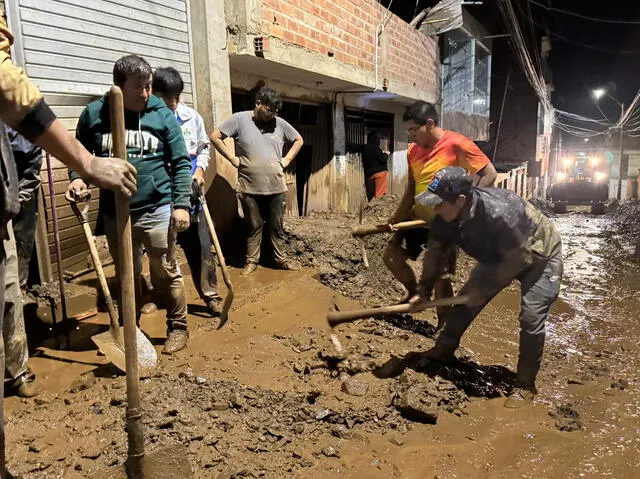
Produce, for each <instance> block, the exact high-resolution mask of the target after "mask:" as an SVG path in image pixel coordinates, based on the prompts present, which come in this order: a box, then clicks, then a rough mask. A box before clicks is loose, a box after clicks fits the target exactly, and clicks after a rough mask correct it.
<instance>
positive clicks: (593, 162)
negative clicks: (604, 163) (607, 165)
mask: <svg viewBox="0 0 640 479" xmlns="http://www.w3.org/2000/svg"><path fill="white" fill-rule="evenodd" d="M590 161H591V166H598V164H599V163H600V158H598V157H597V156H594V157H593V158H591V159H590Z"/></svg>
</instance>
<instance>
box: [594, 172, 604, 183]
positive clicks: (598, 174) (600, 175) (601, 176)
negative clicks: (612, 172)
mask: <svg viewBox="0 0 640 479" xmlns="http://www.w3.org/2000/svg"><path fill="white" fill-rule="evenodd" d="M593 177H594V178H595V180H596V181H604V180H606V179H607V174H606V173H603V172H602V171H596V172H595V173H594V175H593Z"/></svg>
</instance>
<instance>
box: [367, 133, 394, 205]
mask: <svg viewBox="0 0 640 479" xmlns="http://www.w3.org/2000/svg"><path fill="white" fill-rule="evenodd" d="M388 158H389V155H388V154H387V153H385V152H383V151H382V148H380V135H378V132H376V131H370V132H369V133H368V134H367V144H366V145H364V148H363V150H362V166H363V168H364V178H365V186H366V188H367V200H369V201H371V200H372V199H373V198H378V197H379V196H382V195H386V194H387V176H388V171H387V159H388Z"/></svg>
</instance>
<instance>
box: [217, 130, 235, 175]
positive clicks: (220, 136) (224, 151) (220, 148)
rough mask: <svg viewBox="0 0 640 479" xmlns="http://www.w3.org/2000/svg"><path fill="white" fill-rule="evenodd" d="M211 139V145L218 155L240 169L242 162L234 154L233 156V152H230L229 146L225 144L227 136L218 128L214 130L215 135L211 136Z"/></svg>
mask: <svg viewBox="0 0 640 479" xmlns="http://www.w3.org/2000/svg"><path fill="white" fill-rule="evenodd" d="M209 138H210V139H211V143H212V144H213V147H214V148H215V149H216V151H217V152H218V153H220V154H221V155H222V156H224V157H225V158H226V159H227V161H228V162H229V163H231V164H232V165H233V166H235V167H236V168H238V167H240V160H238V158H237V157H236V156H235V155H234V154H232V153H231V151H229V148H227V145H225V144H224V141H223V140H224V139H225V138H226V136H225V135H224V133H222V132H221V131H220V129H218V128H216V129H215V130H213V133H211V135H209Z"/></svg>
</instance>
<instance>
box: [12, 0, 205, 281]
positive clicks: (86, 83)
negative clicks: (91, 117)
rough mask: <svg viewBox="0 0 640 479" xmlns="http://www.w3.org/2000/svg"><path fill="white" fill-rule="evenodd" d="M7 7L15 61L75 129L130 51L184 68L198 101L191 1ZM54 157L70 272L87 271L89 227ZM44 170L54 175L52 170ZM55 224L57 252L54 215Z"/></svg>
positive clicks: (98, 0)
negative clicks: (72, 205) (80, 222)
mask: <svg viewBox="0 0 640 479" xmlns="http://www.w3.org/2000/svg"><path fill="white" fill-rule="evenodd" d="M7 7H8V12H7V13H8V18H9V26H10V28H11V30H12V31H13V33H14V36H15V37H16V43H15V46H14V53H13V55H14V57H15V61H16V62H17V63H18V64H21V65H22V66H24V68H25V69H26V71H27V73H28V75H29V77H30V78H31V79H32V80H33V82H34V83H35V84H36V85H38V87H39V88H40V90H41V91H42V93H43V95H44V96H45V98H46V100H47V103H49V105H50V106H51V107H52V109H53V110H54V111H55V113H56V115H57V116H58V117H59V118H60V119H61V120H62V121H63V122H64V124H65V126H66V127H67V128H68V129H69V130H74V129H75V127H76V123H77V120H78V117H79V115H80V113H81V112H82V110H83V109H84V107H85V105H86V104H87V103H89V102H90V101H91V100H93V99H95V98H97V97H99V96H101V95H103V94H104V93H105V92H106V91H107V89H108V88H109V86H110V85H111V83H112V69H113V64H114V62H115V61H116V60H117V59H118V58H120V57H121V56H123V55H127V54H137V55H140V56H142V57H144V58H146V59H147V61H149V63H150V64H151V66H152V67H153V68H157V67H160V66H173V67H174V68H176V69H177V70H178V71H179V72H180V73H181V74H182V77H183V79H184V81H185V90H184V94H183V101H185V102H186V103H192V102H193V100H194V98H193V88H192V83H193V77H192V71H193V68H192V65H193V61H192V54H191V44H190V38H191V32H190V22H189V11H188V1H187V0H16V1H15V2H8V3H7ZM53 163H54V168H55V172H54V183H55V191H56V203H57V207H58V210H59V212H58V216H59V217H61V218H62V219H63V220H66V221H63V222H61V223H62V224H61V225H60V227H61V228H62V230H61V233H60V235H61V239H62V251H63V266H64V269H65V271H70V272H73V271H77V270H82V269H84V268H86V267H87V262H86V254H87V252H86V248H85V247H84V239H83V237H82V230H81V229H80V228H79V227H78V226H76V224H75V222H74V221H73V218H71V217H69V215H70V214H71V212H70V211H67V210H68V209H69V208H68V206H67V205H66V202H65V201H64V190H65V188H66V184H67V182H68V180H67V176H66V168H65V167H64V165H62V164H61V163H56V162H55V161H54V162H53ZM42 177H43V180H44V182H46V172H45V171H43V175H42ZM45 191H48V190H47V185H46V184H45ZM96 196H97V191H96V192H94V197H96ZM47 204H48V192H47ZM96 207H97V198H96V201H95V206H94V208H96ZM48 227H49V228H48V230H49V233H50V235H49V239H50V250H51V252H52V254H54V253H53V252H54V247H53V240H52V236H53V235H52V234H51V233H52V225H51V223H50V222H49V223H48ZM53 266H54V269H55V265H53Z"/></svg>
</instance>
